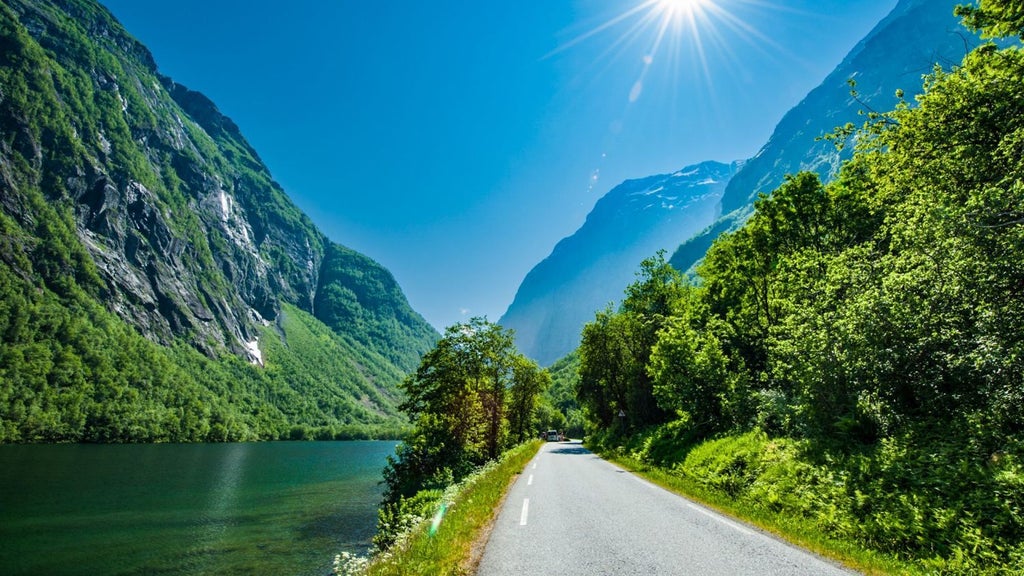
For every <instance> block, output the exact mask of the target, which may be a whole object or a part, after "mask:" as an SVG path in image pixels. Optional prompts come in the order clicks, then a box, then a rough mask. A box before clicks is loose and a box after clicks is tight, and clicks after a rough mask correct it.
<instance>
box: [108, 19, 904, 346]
mask: <svg viewBox="0 0 1024 576" xmlns="http://www.w3.org/2000/svg"><path fill="white" fill-rule="evenodd" d="M101 1H102V2H103V3H104V4H105V5H106V6H107V7H108V8H110V10H111V11H112V12H113V13H114V15H115V16H117V18H118V19H119V20H120V21H121V22H122V23H123V24H124V25H125V27H126V28H127V29H128V31H129V32H131V33H132V34H133V35H134V36H136V37H137V38H139V39H140V40H141V41H142V42H143V43H144V44H146V45H147V46H148V47H149V48H150V50H151V51H152V52H153V56H154V58H155V60H156V62H157V65H158V66H159V68H160V70H161V72H162V73H164V74H166V75H168V76H171V77H172V78H174V79H175V80H176V81H178V82H180V83H182V84H185V85H186V86H188V87H189V88H192V89H194V90H198V91H200V92H203V93H204V94H206V95H207V96H209V97H210V98H211V99H212V100H213V101H214V102H215V103H216V104H217V105H218V107H219V108H220V110H221V112H223V113H224V114H226V115H227V116H230V117H231V118H232V119H233V120H234V121H235V122H236V123H237V124H238V125H239V126H240V127H241V129H242V132H243V134H244V135H245V136H246V137H247V138H248V140H249V141H250V142H251V143H252V145H253V146H254V147H255V148H256V150H257V151H258V152H259V154H260V156H261V157H262V158H263V160H264V162H265V163H266V164H267V166H268V167H269V168H270V170H271V173H272V174H273V176H274V177H275V179H277V180H278V181H279V182H280V183H281V184H282V186H284V188H285V190H286V191H287V192H288V193H289V195H290V196H291V197H292V198H293V199H294V200H295V202H296V203H297V204H298V205H299V206H300V207H301V208H302V209H303V210H304V211H306V212H307V213H308V214H309V215H310V216H311V217H312V218H313V220H314V221H315V222H316V223H317V225H319V226H320V228H321V229H323V230H324V231H325V232H326V233H327V234H328V236H330V237H331V238H332V239H333V240H335V241H337V242H340V243H342V244H345V245H347V246H350V247H352V248H355V249H356V250H359V251H361V252H363V253H365V254H367V255H369V256H370V257H372V258H374V259H376V260H377V261H379V262H381V263H382V264H383V265H385V266H386V267H388V268H389V269H390V270H391V271H392V272H393V273H394V275H395V277H396V278H397V279H398V281H399V283H400V284H401V285H402V287H403V289H404V290H405V292H406V294H407V296H408V297H409V301H410V303H411V304H412V306H413V307H414V308H415V309H416V310H418V311H419V312H420V313H421V314H423V315H424V317H425V318H426V319H427V320H428V321H430V322H431V323H433V324H434V325H435V326H436V327H438V328H439V329H443V327H445V326H447V325H450V324H452V323H455V322H458V321H461V320H464V319H467V318H468V317H469V316H487V317H489V318H490V319H491V320H495V321H496V320H498V318H499V317H500V316H501V315H502V314H503V313H504V311H505V309H506V308H507V307H508V305H509V304H510V303H511V301H512V299H513V297H514V295H515V291H516V289H517V288H518V287H519V283H520V282H521V281H522V279H523V277H524V276H525V275H526V273H527V272H528V271H529V270H530V269H531V268H532V267H533V266H534V265H535V264H537V263H538V262H539V261H540V260H542V259H543V258H544V257H546V256H547V255H548V254H550V252H551V250H552V248H553V247H554V245H555V244H556V243H557V242H558V240H560V239H561V238H563V237H565V236H568V235H570V234H572V233H573V232H574V231H575V230H576V229H577V228H578V227H579V226H580V225H581V224H582V223H583V220H584V218H585V217H586V215H587V213H588V212H589V211H590V209H591V208H592V207H593V205H594V202H595V201H596V200H597V199H598V198H600V197H601V196H602V195H604V194H605V193H606V192H607V191H608V190H610V189H611V188H612V187H614V186H615V185H616V184H618V183H619V182H621V181H622V180H624V179H627V178H639V177H643V176H647V175H651V174H658V173H667V172H672V171H675V170H677V169H679V168H681V167H683V166H685V165H688V164H694V163H697V162H701V161H704V160H719V161H732V160H737V159H743V158H748V157H750V156H752V155H753V154H755V153H756V152H757V150H758V149H759V148H760V147H761V145H762V144H764V142H765V141H766V140H767V139H768V137H769V136H770V134H771V130H772V129H773V128H774V126H775V124H776V123H777V122H778V121H779V120H780V119H781V118H782V115H783V114H784V113H785V112H786V111H787V110H788V109H789V108H791V107H792V106H794V105H795V104H797V103H798V102H799V101H800V100H801V99H802V98H803V96H804V95H805V94H806V93H807V92H808V91H809V90H810V89H812V88H813V87H815V86H816V85H817V84H818V83H820V82H821V80H823V79H824V78H825V76H826V75H827V74H828V73H829V72H830V71H831V70H832V69H833V68H834V67H835V66H836V65H837V64H838V63H839V62H840V60H841V59H842V58H843V56H844V55H845V54H846V53H847V52H848V51H849V50H850V49H851V48H852V47H853V46H854V45H855V44H856V43H857V41H858V40H860V39H861V38H862V37H863V36H864V35H865V34H867V32H868V31H870V29H871V28H872V27H873V26H874V25H875V24H876V23H877V22H878V21H879V20H880V19H881V18H883V17H884V16H885V15H886V14H887V13H888V12H889V11H890V10H891V9H892V8H893V7H894V6H895V5H896V0H856V1H852V0H791V1H785V0H696V2H692V1H691V2H690V4H694V5H695V6H696V7H687V6H686V5H685V3H678V5H672V4H671V3H670V2H669V1H668V0H666V1H665V2H658V1H647V2H644V1H643V0H635V1H625V0H614V1H613V0H520V1H517V2H494V1H481V0H436V1H432V2H423V1H418V2H413V1H410V0H392V1H389V2H378V1H372V0H292V1H289V2H280V1H276V0H275V1H269V0H146V1H144V2H143V1H139V0H101ZM673 6H674V7H673ZM673 10H674V12H672V11H673ZM691 22H692V25H691ZM663 23H664V26H662V24H663ZM662 29H663V30H664V32H663V33H659V31H660V30H662ZM659 37H660V41H659Z"/></svg>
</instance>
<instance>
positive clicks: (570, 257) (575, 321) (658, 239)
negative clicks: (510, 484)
mask: <svg viewBox="0 0 1024 576" xmlns="http://www.w3.org/2000/svg"><path fill="white" fill-rule="evenodd" d="M737 166H738V165H737V164H731V165H730V164H721V163H717V162H705V163H702V164H698V165H695V166H687V167H686V168H683V169H682V170H680V171H678V172H675V173H673V174H666V175H658V176H650V177H647V178H642V179H639V180H629V181H626V182H623V183H622V184H620V185H619V186H616V187H615V188H613V189H612V190H611V191H610V192H608V194H606V195H605V196H604V197H602V198H601V199H600V200H598V202H597V204H596V205H595V206H594V209H593V210H592V211H591V213H590V214H589V215H588V216H587V220H586V222H584V224H583V226H581V227H580V229H579V230H577V231H576V232H575V233H574V234H573V235H572V236H569V237H567V238H564V239H563V240H562V241H560V242H559V243H558V245H557V246H555V249H554V250H553V251H552V252H551V255H550V256H548V257H547V258H546V259H544V261H542V262H541V263H540V264H538V265H537V266H535V267H534V268H533V270H531V271H530V273H529V274H527V276H526V278H525V279H524V280H523V283H522V284H521V285H520V287H519V290H518V292H517V293H516V297H515V300H514V301H513V302H512V305H511V306H509V308H508V311H507V312H506V313H505V315H504V316H502V318H501V320H500V324H502V325H503V326H506V327H508V328H513V329H514V330H515V331H516V344H517V346H518V347H519V349H520V350H522V351H523V353H524V354H526V355H527V356H529V357H531V358H533V359H535V360H537V361H538V362H540V363H541V364H544V365H546V364H550V363H551V362H554V361H555V360H557V359H558V358H561V357H562V356H564V355H565V354H567V353H568V352H570V351H571V350H573V349H574V348H575V347H576V346H577V345H578V344H579V335H580V331H581V329H582V328H583V325H584V324H585V323H586V322H588V321H590V320H593V317H594V312H595V311H597V310H600V309H602V308H604V307H605V306H606V305H608V304H609V303H611V302H616V301H618V300H619V299H621V296H622V290H623V289H624V288H625V286H626V285H627V284H629V282H630V281H631V280H632V278H633V273H634V271H635V270H636V268H637V266H639V264H640V261H641V260H643V259H644V258H646V257H648V256H652V255H654V253H655V252H657V251H658V250H664V249H670V248H672V247H674V246H676V245H678V243H679V242H680V240H682V239H684V238H686V237H687V236H689V235H691V234H694V233H695V232H697V231H698V230H701V229H703V228H704V227H705V226H707V225H708V224H710V223H711V222H712V221H713V220H714V218H715V217H716V216H717V215H718V213H717V205H718V203H719V199H720V198H721V194H722V191H723V190H724V189H725V185H726V183H727V182H728V181H729V179H730V178H731V177H732V176H733V174H734V173H735V172H736V169H737Z"/></svg>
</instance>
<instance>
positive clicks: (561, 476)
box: [477, 442, 854, 576]
mask: <svg viewBox="0 0 1024 576" xmlns="http://www.w3.org/2000/svg"><path fill="white" fill-rule="evenodd" d="M477 574H478V576H503V575H509V576H512V575H514V576H572V575H580V576H593V575H598V574H615V575H630V574H637V575H644V576H648V575H653V574H678V575H690V574H692V575H701V576H708V575H716V574H722V575H729V576H744V575H758V576H762V575H772V576H775V575H790V574H801V575H802V574H815V575H817V574H821V575H835V576H849V575H850V574H854V573H853V572H850V571H848V570H846V569H844V568H841V567H839V566H836V565H834V564H831V563H829V562H827V561H825V560H823V559H821V558H819V557H817V556H815V555H813V554H811V553H809V552H806V551H804V550H801V549H799V548H796V547H793V546H791V545H789V544H786V543H783V542H781V541H779V540H776V539H775V538H773V537H771V536H768V535H766V534H764V533H763V532H760V531H758V530H757V529H756V528H752V527H750V526H747V525H745V524H741V523H738V522H736V521H734V520H731V519H727V518H725V517H723V516H720V515H719V514H717V513H715V512H712V511H710V510H708V509H707V508H704V507H702V506H699V505H697V504H695V503H693V502H690V501H689V500H686V499H685V498H682V497H679V496H677V495H675V494H672V493H671V492H668V491H666V490H664V489H662V488H659V487H657V486H655V485H653V484H651V483H649V482H647V481H646V480H642V479H640V478H639V477H637V476H634V475H633V474H630V473H629V472H626V471H625V470H622V469H621V468H619V467H617V466H615V465H613V464H610V463H608V462H606V461H604V460H602V459H600V458H598V457H597V456H595V455H594V454H593V453H591V452H589V451H587V450H586V449H584V448H583V447H582V446H581V445H580V444H579V443H578V442H575V443H556V442H549V443H547V444H546V445H545V446H544V447H543V448H541V451H540V452H539V453H538V454H537V456H536V457H535V458H534V459H533V460H532V461H531V462H530V463H529V464H528V465H527V466H526V469H525V470H524V471H523V473H522V475H521V476H520V477H519V479H518V480H517V481H516V483H515V485H513V487H512V489H511V490H510V492H509V494H508V498H507V499H506V500H505V506H504V508H503V509H502V510H501V513H500V514H499V516H498V519H497V522H496V523H495V526H494V531H493V532H492V533H491V537H490V540H489V541H488V542H487V547H486V549H485V550H484V555H483V558H482V560H481V562H480V568H479V570H478V572H477Z"/></svg>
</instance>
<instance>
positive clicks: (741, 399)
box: [575, 1, 1024, 574]
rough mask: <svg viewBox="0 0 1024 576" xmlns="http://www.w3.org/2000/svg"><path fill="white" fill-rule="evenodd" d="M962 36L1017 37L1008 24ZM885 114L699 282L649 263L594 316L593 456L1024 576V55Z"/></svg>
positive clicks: (998, 61) (998, 9)
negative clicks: (846, 157) (846, 154)
mask: <svg viewBox="0 0 1024 576" xmlns="http://www.w3.org/2000/svg"><path fill="white" fill-rule="evenodd" d="M958 13H959V14H960V15H961V16H964V17H965V21H966V22H967V23H968V24H970V25H972V26H974V27H976V28H980V29H981V30H982V31H983V32H984V33H985V34H986V35H987V36H988V37H994V36H1006V35H1010V36H1019V35H1020V34H1021V32H1022V30H1024V13H1022V12H1021V10H1020V7H1019V5H1018V4H1017V3H1014V2H1006V1H986V2H982V3H981V7H980V8H967V7H962V8H960V9H958ZM897 95H898V97H899V98H900V100H901V102H900V104H899V105H898V106H897V107H896V109H895V110H892V111H889V112H885V113H877V112H874V111H866V112H865V121H864V124H863V125H862V126H859V127H856V126H853V125H847V126H843V127H839V128H838V129H837V130H836V133H835V134H832V135H830V136H829V138H830V139H832V140H833V141H834V142H835V143H836V145H837V146H843V145H854V146H856V153H855V155H854V157H853V159H852V160H850V161H849V162H848V163H846V164H845V165H844V166H843V168H842V170H841V172H840V174H839V176H838V177H837V178H836V179H835V180H834V181H832V182H831V183H828V184H823V183H822V182H821V181H820V180H819V178H818V177H817V176H816V175H814V174H810V173H801V174H795V175H792V176H790V177H788V178H787V180H786V182H785V183H784V184H783V185H782V186H781V187H779V188H778V189H777V190H775V191H774V192H773V193H772V194H771V195H770V196H762V197H761V198H760V199H759V200H758V201H757V202H756V205H755V208H756V210H755V212H754V214H753V215H752V216H751V218H750V219H749V220H748V221H747V223H746V224H745V225H744V226H743V227H742V228H741V229H739V230H737V231H736V232H733V233H729V234H726V235H723V236H721V237H719V238H718V240H717V241H716V242H715V243H714V245H713V246H712V247H711V249H710V250H709V251H708V253H707V255H706V257H705V259H704V261H703V264H702V265H700V266H699V268H698V269H697V277H695V278H692V279H691V278H684V277H683V276H681V275H680V274H679V273H678V272H677V271H676V270H674V269H673V268H672V267H671V266H669V265H668V264H667V263H666V262H665V260H664V257H663V254H659V255H657V256H655V257H652V258H649V259H647V260H645V261H644V262H643V263H642V264H641V266H640V269H639V272H638V274H637V280H636V282H635V283H634V284H633V285H631V286H630V287H629V288H628V289H627V290H626V295H625V298H624V300H623V301H622V303H621V305H620V306H618V307H617V308H608V309H606V310H603V311H600V312H598V313H597V314H596V316H595V318H594V320H593V321H592V322H591V323H589V324H588V325H587V326H586V327H585V329H584V331H583V335H582V343H581V345H580V347H579V350H578V361H579V369H578V379H577V380H576V383H575V387H576V391H577V395H578V400H579V402H580V404H581V405H582V408H583V411H584V414H585V416H586V419H587V427H588V439H589V440H588V441H589V442H590V443H591V444H592V445H593V446H595V447H597V448H598V449H603V450H606V451H609V452H611V453H613V454H618V455H620V456H623V457H627V458H632V459H634V460H636V461H640V462H644V463H647V464H650V465H654V466H657V467H660V468H661V469H663V470H666V471H668V473H669V474H672V475H675V476H678V477H681V478H687V479H689V481H691V482H692V483H694V484H696V485H699V486H703V487H705V488H707V489H708V490H711V491H714V492H717V493H719V494H725V495H726V496H727V497H728V498H730V499H731V500H733V501H735V502H739V503H742V505H743V506H746V507H749V508H757V509H764V510H769V511H773V512H778V513H781V514H784V515H787V516H790V517H795V518H801V519H803V520H805V521H806V522H809V523H811V524H812V525H813V526H814V527H815V530H817V531H820V532H821V533H822V534H824V535H826V536H827V537H833V538H836V539H838V540H844V541H849V542H855V543H856V544H857V545H858V546H863V547H865V548H868V549H871V550H876V551H879V552H881V553H883V554H888V555H891V556H893V557H896V558H899V559H901V560H904V561H907V562H909V563H911V564H912V565H915V566H917V567H919V568H920V569H922V570H924V571H925V572H928V573H943V574H945V573H958V574H977V573H993V574H1000V573H1019V572H1020V571H1021V570H1024V387H1022V385H1021V383H1022V381H1024V378H1022V376H1024V259H1022V258H1021V255H1022V254H1024V205H1022V199H1024V179H1022V177H1024V52H1022V51H1021V50H1020V49H1019V48H1018V47H1016V46H1010V47H998V46H997V45H996V44H993V43H988V44H985V45H983V46H981V47H979V48H977V49H976V50H974V51H973V52H971V53H969V54H968V55H967V56H966V57H965V59H964V60H963V62H962V63H961V64H960V65H958V66H955V67H953V68H952V69H950V70H943V69H941V68H938V67H936V68H935V69H934V71H933V72H932V73H931V74H929V75H928V76H927V77H925V80H924V90H923V93H922V95H921V96H919V97H917V98H916V101H912V102H911V101H906V100H904V99H903V95H902V94H900V93H898V94H897ZM853 97H854V98H856V97H857V95H856V92H855V87H854V92H853Z"/></svg>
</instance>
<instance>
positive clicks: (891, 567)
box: [601, 452, 925, 576]
mask: <svg viewBox="0 0 1024 576" xmlns="http://www.w3.org/2000/svg"><path fill="white" fill-rule="evenodd" d="M601 457H602V458H605V459H607V460H609V461H611V462H614V463H615V464H617V465H619V466H621V467H623V468H625V469H627V470H629V471H631V472H633V473H634V474H637V475H638V476H641V477H643V478H645V479H647V480H649V481H650V482H652V483H654V484H657V485H658V486H661V487H662V488H665V489H666V490H669V491H671V492H674V493H676V494H679V495H681V496H684V497H686V498H689V499H691V500H693V501H695V502H699V503H701V504H703V505H705V506H707V507H708V508H712V509H714V510H717V511H718V512H721V513H722V514H725V515H727V516H731V517H733V518H735V519H737V520H740V521H742V522H746V523H748V524H750V525H753V526H756V527H758V528H760V529H761V530H763V531H765V532H768V533H770V534H773V535H775V536H776V537H778V538H780V539H782V540H785V541H787V542H790V543H792V544H794V545H797V546H799V547H801V548H804V549H807V550H810V551H811V552H814V553H815V554H818V555H819V556H822V557H825V558H828V559H830V560H833V561H836V562H838V563H840V564H843V565H844V566H846V567H848V568H852V569H854V570H857V571H859V572H862V573H864V574H868V575H883V574H886V575H887V574H906V575H915V576H916V575H919V574H925V572H923V571H922V570H921V568H920V567H918V566H915V565H913V564H909V563H907V562H903V561H901V560H899V559H897V558H894V557H892V556H889V555H886V554H882V553H879V552H875V551H871V550H865V549H864V548H863V547H862V546H860V545H859V544H858V543H856V542H852V541H846V540H839V539H836V538H831V537H826V536H825V535H824V534H823V533H822V531H821V529H820V528H818V527H817V526H815V525H814V523H813V522H811V521H810V520H807V519H804V518H799V517H793V516H789V515H786V514H783V513H774V512H771V511H768V510H764V509H760V508H755V507H750V506H745V505H744V504H743V503H742V502H738V501H737V500H735V499H733V498H731V497H730V496H729V495H727V494H725V493H723V492H718V491H715V490H711V489H709V488H707V487H706V486H702V485H700V484H698V483H696V482H694V481H692V480H690V479H688V478H686V477H683V476H679V475H677V474H673V473H672V472H671V471H669V470H667V469H664V468H660V467H657V466H652V465H650V464H647V463H644V462H641V461H639V460H637V459H634V458H631V457H629V456H623V455H621V454H616V453H615V452H604V453H601Z"/></svg>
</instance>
